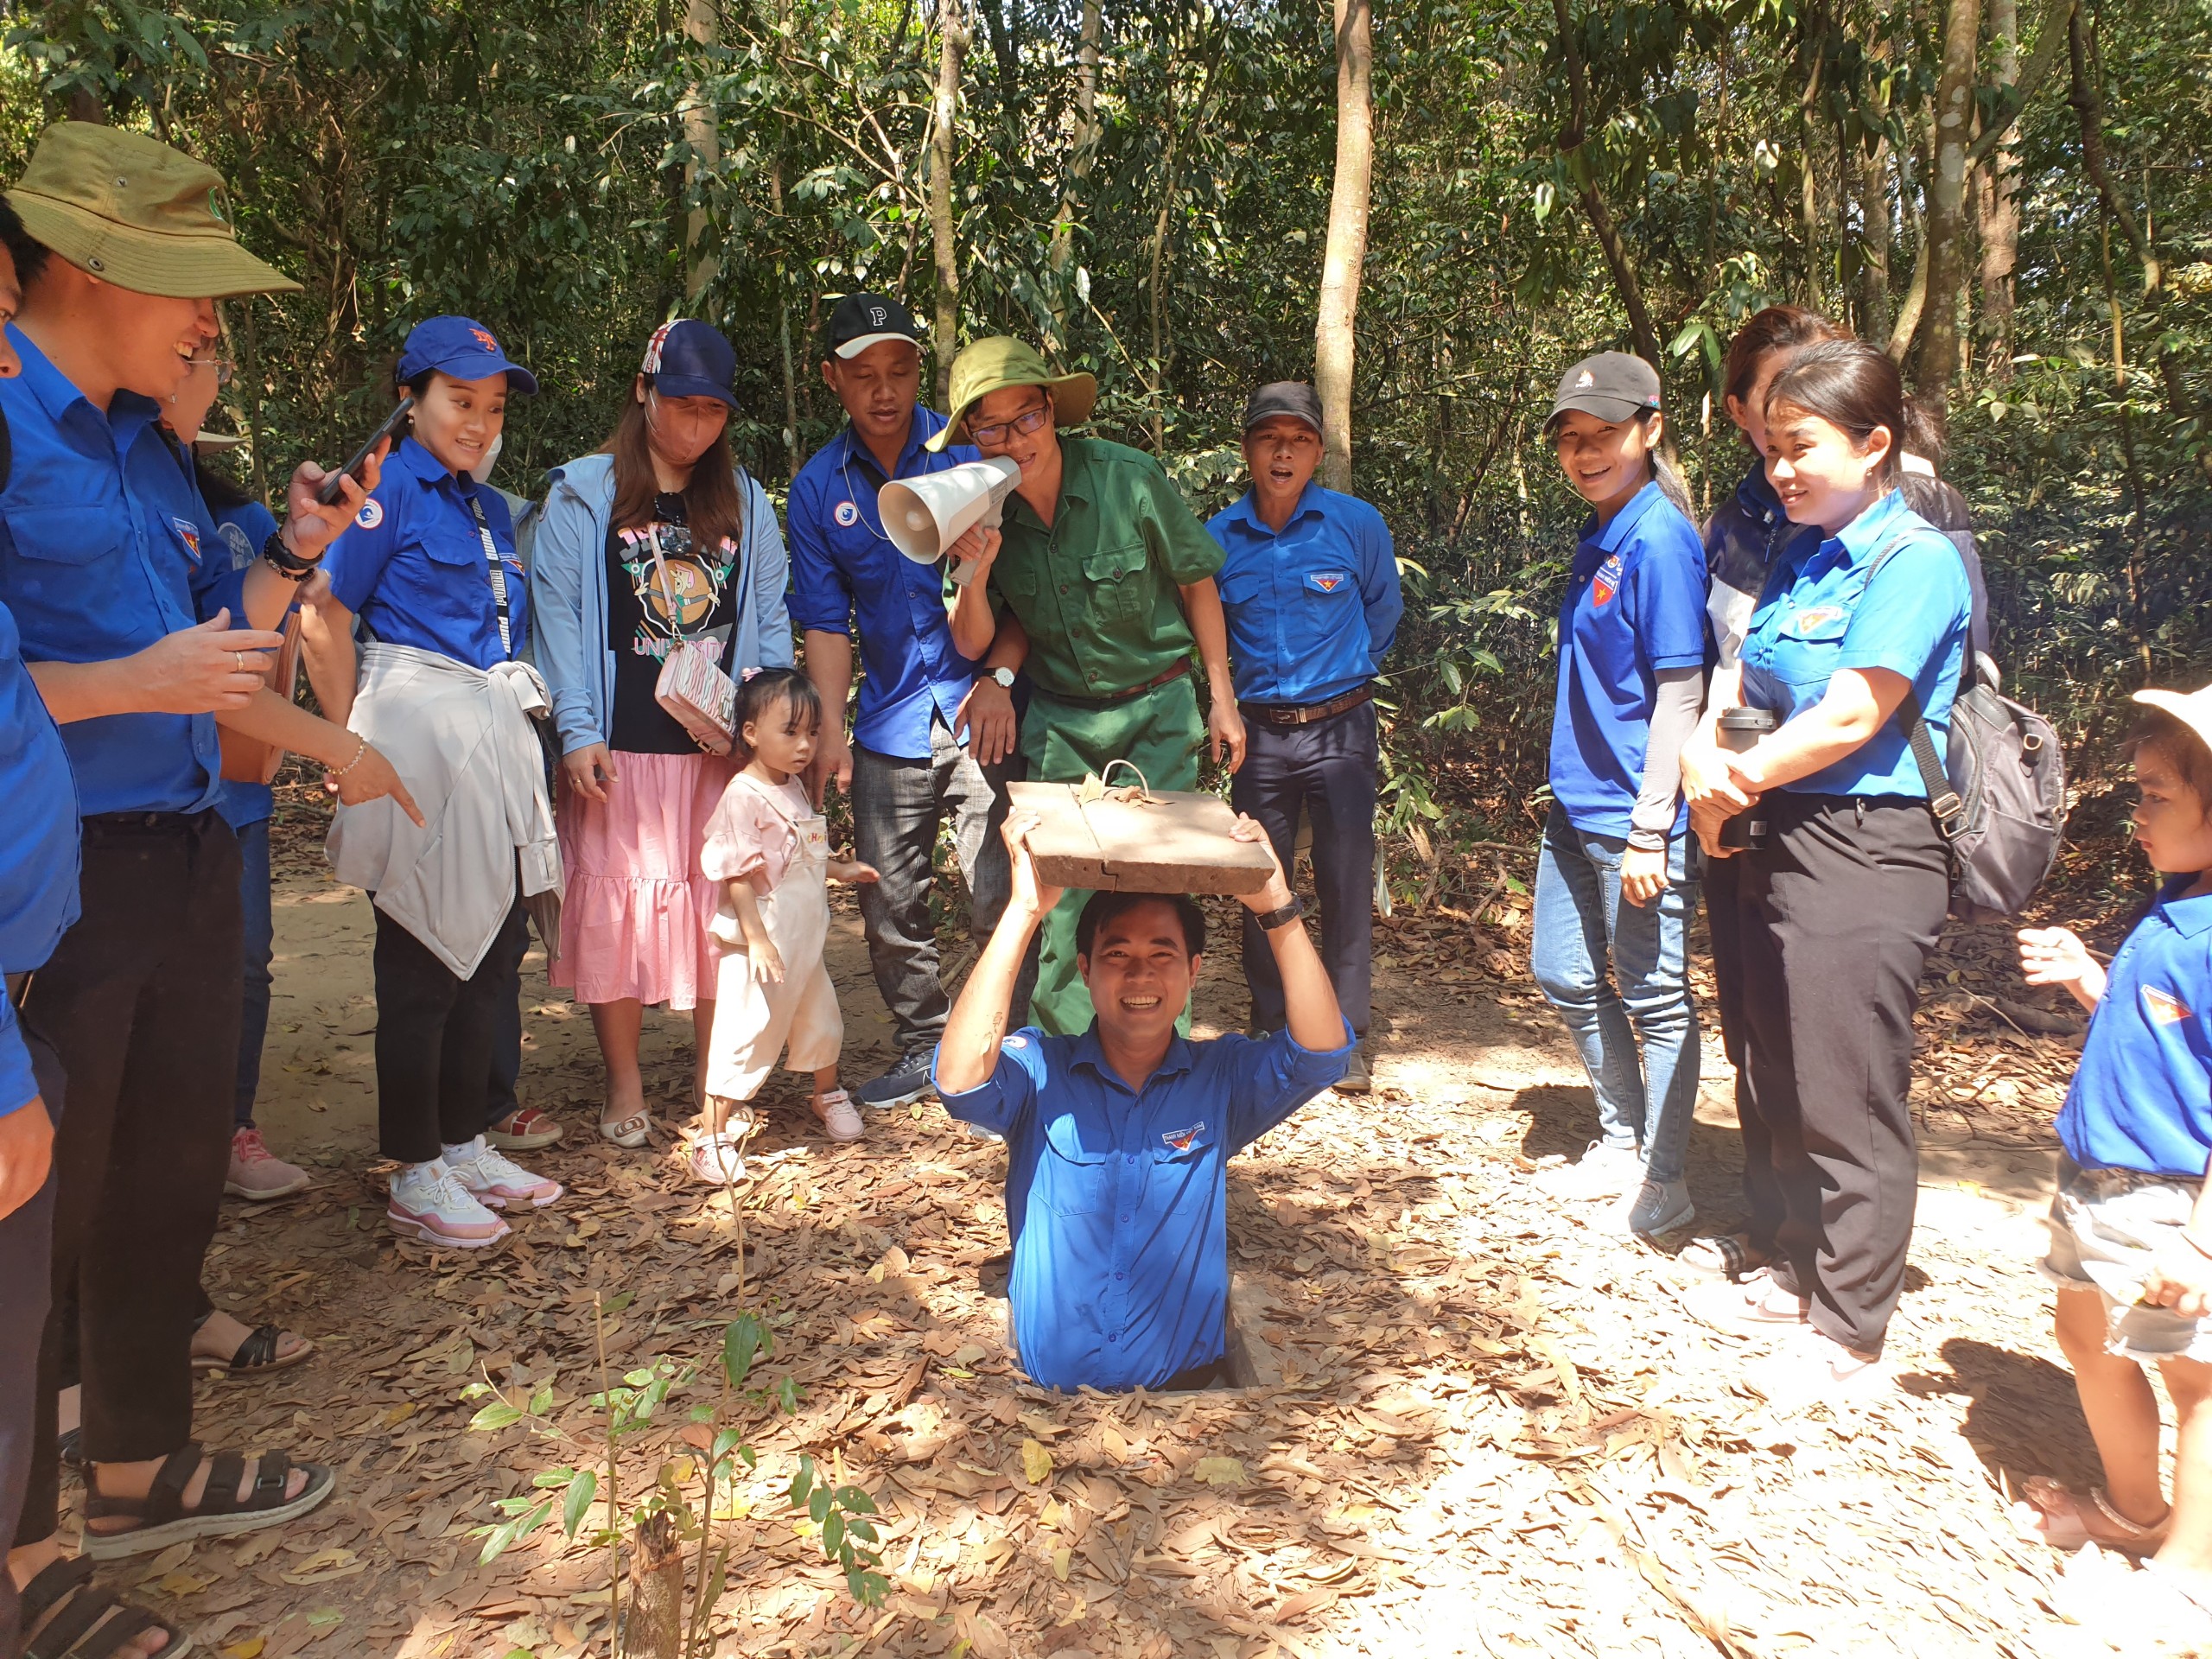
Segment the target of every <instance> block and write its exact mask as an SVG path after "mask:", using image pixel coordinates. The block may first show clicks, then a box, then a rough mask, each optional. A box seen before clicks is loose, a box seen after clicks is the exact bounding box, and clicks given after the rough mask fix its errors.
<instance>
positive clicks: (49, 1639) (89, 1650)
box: [22, 1555, 192, 1659]
mask: <svg viewBox="0 0 2212 1659" xmlns="http://www.w3.org/2000/svg"><path fill="white" fill-rule="evenodd" d="M57 1609H58V1610H59V1611H56V1610H57ZM49 1612H51V1613H53V1614H54V1618H53V1620H52V1621H51V1622H50V1623H49V1624H48V1625H47V1627H46V1628H45V1629H44V1630H40V1631H39V1632H38V1634H37V1635H36V1636H35V1637H32V1638H31V1639H30V1640H29V1641H28V1642H26V1643H24V1644H23V1650H22V1659H110V1656H111V1655H112V1654H114V1653H115V1651H116V1650H117V1649H119V1648H121V1647H122V1646H123V1645H124V1643H126V1642H130V1641H131V1640H133V1639H134V1638H136V1637H141V1636H143V1635H144V1634H145V1633H146V1632H147V1631H148V1630H159V1631H161V1632H162V1634H163V1635H165V1636H167V1637H168V1641H167V1642H165V1643H162V1648H161V1650H160V1652H159V1653H158V1654H157V1655H156V1659H181V1656H182V1655H184V1654H186V1653H188V1652H189V1651H191V1649H192V1638H191V1637H188V1636H186V1635H184V1634H183V1633H182V1632H181V1631H180V1630H178V1629H177V1628H176V1626H175V1625H174V1624H168V1623H166V1622H164V1621H163V1620H162V1619H161V1618H158V1617H156V1615H155V1614H153V1613H150V1612H149V1611H147V1610H146V1609H145V1608H143V1607H139V1606H135V1605H132V1604H131V1603H130V1602H126V1601H118V1600H117V1599H115V1598H114V1597H113V1596H111V1595H110V1594H108V1592H106V1591H105V1590H100V1589H96V1588H95V1587H94V1586H93V1585H92V1562H91V1561H90V1560H87V1559H86V1557H84V1556H82V1555H79V1556H78V1557H77V1558H76V1559H75V1560H66V1561H50V1562H48V1564H47V1565H46V1566H45V1567H43V1568H41V1570H40V1571H39V1572H38V1573H36V1574H35V1576H34V1577H33V1578H32V1580H31V1581H30V1582H29V1584H27V1585H25V1586H23V1599H22V1628H23V1629H24V1630H34V1629H36V1627H37V1625H38V1622H39V1620H41V1618H45V1617H46V1616H47V1614H48V1613H49ZM111 1615H112V1617H111ZM102 1620H105V1621H106V1622H105V1624H103V1623H102V1622H101V1621H102ZM95 1626H97V1627H98V1628H97V1629H96V1628H94V1627H95Z"/></svg>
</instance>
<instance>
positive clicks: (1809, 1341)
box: [1744, 1324, 1891, 1412]
mask: <svg viewBox="0 0 2212 1659" xmlns="http://www.w3.org/2000/svg"><path fill="white" fill-rule="evenodd" d="M1890 1379H1891V1370H1890V1368H1889V1367H1888V1366H1887V1365H1886V1364H1885V1363H1883V1362H1882V1361H1880V1360H1878V1359H1868V1358H1866V1357H1864V1356H1863V1355H1859V1354H1854V1353H1853V1352H1852V1351H1851V1350H1850V1349H1848V1348H1847V1347H1845V1346H1844V1345H1843V1344H1841V1343H1840V1342H1838V1341H1837V1340H1836V1339H1835V1338H1834V1337H1831V1336H1829V1335H1827V1333H1826V1332H1821V1331H1818V1330H1815V1328H1814V1327H1813V1326H1812V1325H1810V1324H1806V1325H1799V1326H1798V1327H1797V1328H1796V1330H1795V1331H1790V1332H1786V1333H1785V1334H1784V1335H1783V1338H1782V1341H1781V1342H1780V1344H1778V1351H1777V1352H1776V1353H1774V1354H1773V1355H1771V1356H1770V1357H1767V1358H1765V1359H1762V1360H1758V1361H1755V1362H1753V1363H1751V1364H1750V1365H1748V1366H1746V1367H1745V1369H1744V1383H1745V1387H1747V1388H1748V1389H1751V1392H1752V1393H1753V1394H1756V1395H1758V1396H1759V1398H1760V1399H1762V1400H1764V1401H1765V1402H1767V1404H1769V1405H1770V1406H1771V1407H1773V1408H1775V1409H1776V1410H1777V1411H1783V1412H1795V1411H1802V1409H1804V1408H1806V1407H1807V1406H1812V1405H1822V1404H1825V1405H1831V1406H1837V1405H1842V1404H1845V1403H1846V1402H1852V1401H1863V1400H1866V1399H1869V1398H1871V1397H1873V1396H1875V1395H1879V1394H1881V1393H1882V1392H1883V1391H1884V1390H1885V1389H1886V1388H1887V1386H1888V1384H1889V1383H1890Z"/></svg>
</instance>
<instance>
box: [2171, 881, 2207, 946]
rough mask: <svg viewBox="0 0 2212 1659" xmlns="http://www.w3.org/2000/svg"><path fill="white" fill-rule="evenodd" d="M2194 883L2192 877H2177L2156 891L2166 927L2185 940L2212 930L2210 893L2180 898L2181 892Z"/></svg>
mask: <svg viewBox="0 0 2212 1659" xmlns="http://www.w3.org/2000/svg"><path fill="white" fill-rule="evenodd" d="M2195 885H2196V876H2194V875H2177V876H2175V877H2174V878H2173V879H2172V880H2169V881H2168V882H2167V883H2166V884H2165V886H2164V887H2161V888H2159V889H2158V912H2159V913H2160V914H2161V915H2163V916H2164V918H2166V925H2167V926H2168V927H2171V929H2173V931H2175V932H2177V933H2178V934H2180V935H2181V936H2182V937H2183V938H2185V939H2193V938H2196V936H2197V935H2198V934H2199V933H2202V932H2203V931H2205V929H2207V928H2212V893H2198V894H2197V895H2196V897H2195V898H2194V899H2184V898H2183V897H2182V890H2183V888H2184V887H2193V886H2195Z"/></svg>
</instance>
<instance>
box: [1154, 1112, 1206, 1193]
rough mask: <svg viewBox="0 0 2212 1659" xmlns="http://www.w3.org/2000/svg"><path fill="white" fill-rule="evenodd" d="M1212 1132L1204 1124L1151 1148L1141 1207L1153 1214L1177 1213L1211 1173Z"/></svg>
mask: <svg viewBox="0 0 2212 1659" xmlns="http://www.w3.org/2000/svg"><path fill="white" fill-rule="evenodd" d="M1214 1168H1215V1165H1214V1141H1213V1134H1212V1131H1211V1129H1210V1128H1208V1127H1207V1126H1206V1125H1205V1124H1204V1123H1200V1124H1198V1126H1197V1127H1196V1128H1192V1129H1186V1130H1184V1131H1182V1132H1181V1133H1179V1134H1178V1135H1176V1136H1175V1137H1174V1139H1173V1140H1172V1141H1168V1142H1167V1144H1166V1145H1165V1146H1159V1147H1154V1148H1153V1149H1152V1158H1151V1160H1150V1164H1149V1166H1148V1167H1147V1170H1146V1172H1145V1173H1146V1175H1147V1180H1146V1182H1145V1192H1144V1207H1145V1208H1146V1209H1147V1210H1148V1211H1152V1212H1154V1214H1166V1212H1168V1211H1173V1210H1177V1209H1179V1208H1180V1207H1181V1206H1182V1205H1184V1204H1185V1203H1186V1202H1188V1201H1189V1199H1190V1198H1192V1196H1194V1189H1197V1188H1198V1187H1201V1186H1203V1185H1205V1183H1206V1182H1208V1181H1210V1180H1211V1179H1212V1177H1213V1173H1214Z"/></svg>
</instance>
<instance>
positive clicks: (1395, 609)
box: [1206, 483, 1406, 706]
mask: <svg viewBox="0 0 2212 1659" xmlns="http://www.w3.org/2000/svg"><path fill="white" fill-rule="evenodd" d="M1206 529H1207V530H1208V531H1211V532H1212V535H1213V538H1214V540H1216V541H1217V542H1219V543H1221V550H1222V554H1223V558H1222V562H1221V573H1220V574H1219V575H1217V576H1216V577H1215V578H1214V581H1215V582H1216V584H1217V586H1218V587H1219V588H1220V589H1221V606H1222V610H1223V612H1224V614H1226V615H1227V617H1228V619H1229V658H1230V671H1231V673H1232V674H1233V675H1234V677H1235V679H1236V696H1237V700H1238V701H1239V702H1268V703H1287V704H1296V705H1301V706H1310V705H1312V704H1313V703H1317V702H1328V701H1329V700H1330V699H1331V698H1332V697H1340V696H1343V695H1344V693H1345V692H1347V691H1353V690H1357V689H1358V688H1359V687H1361V686H1363V685H1365V684H1366V683H1368V681H1370V680H1371V679H1373V678H1374V677H1376V674H1378V673H1380V672H1381V671H1382V668H1383V657H1384V655H1385V654H1386V653H1387V652H1389V649H1390V642H1391V641H1392V640H1393V639H1395V638H1396V637H1397V633H1398V619H1399V618H1400V617H1401V616H1402V615H1403V614H1404V613H1405V609H1406V606H1405V601H1403V600H1402V599H1401V598H1400V597H1399V595H1398V559H1397V555H1396V553H1395V550H1393V549H1392V547H1391V544H1390V530H1389V525H1387V524H1384V523H1383V515H1382V514H1381V513H1379V512H1376V510H1375V509H1374V508H1373V507H1372V506H1370V505H1368V504H1367V503H1366V502H1364V501H1363V500H1361V499H1359V498H1358V497H1357V496H1356V495H1339V494H1338V493H1337V492H1336V491H1334V490H1325V489H1323V488H1322V487H1321V486H1319V484H1312V483H1309V484H1307V485H1306V493H1304V494H1303V495H1301V496H1300V497H1299V498H1298V505H1297V506H1295V507H1294V508H1293V509H1292V510H1291V514H1290V522H1289V523H1287V524H1285V525H1284V526H1283V527H1282V529H1281V531H1274V530H1270V529H1268V523H1267V520H1266V519H1264V518H1261V517H1260V514H1259V511H1258V509H1257V507H1256V506H1255V505H1254V503H1253V499H1252V493H1251V492H1250V491H1249V490H1247V491H1245V493H1244V494H1243V497H1242V498H1241V499H1238V500H1237V501H1236V504H1235V505H1231V506H1228V507H1224V508H1223V509H1222V511H1220V512H1217V513H1216V514H1214V516H1213V517H1212V518H1210V519H1208V520H1207V521H1206Z"/></svg>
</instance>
